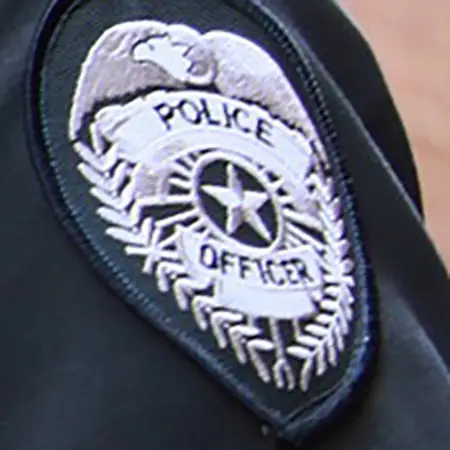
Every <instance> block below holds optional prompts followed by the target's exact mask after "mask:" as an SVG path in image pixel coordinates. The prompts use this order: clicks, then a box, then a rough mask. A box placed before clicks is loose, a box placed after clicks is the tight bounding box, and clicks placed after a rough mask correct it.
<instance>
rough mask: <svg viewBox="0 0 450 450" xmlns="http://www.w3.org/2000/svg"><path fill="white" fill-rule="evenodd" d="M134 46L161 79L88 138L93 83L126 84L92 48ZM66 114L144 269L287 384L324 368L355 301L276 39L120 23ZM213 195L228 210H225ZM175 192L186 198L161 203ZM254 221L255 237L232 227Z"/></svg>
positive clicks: (321, 174) (329, 190)
mask: <svg viewBox="0 0 450 450" xmlns="http://www.w3.org/2000/svg"><path fill="white" fill-rule="evenodd" d="M144 31H145V32H144ZM108 43H109V44H111V45H110V47H108V45H107V44H108ZM113 44H114V45H113ZM105 49H109V53H108V52H107V51H106V50H105ZM127 52H128V53H127ZM105 55H106V56H105ZM124 55H128V64H129V65H133V64H138V65H141V64H143V65H146V64H151V65H152V70H151V71H152V76H153V77H154V79H153V80H151V79H150V80H149V81H148V80H147V83H146V86H147V87H149V86H150V87H151V86H152V85H153V86H155V89H153V90H152V91H151V93H150V94H146V95H143V96H139V97H138V98H136V99H135V100H132V101H130V102H128V103H127V104H125V105H111V106H108V107H105V108H102V109H101V110H100V111H99V112H98V113H97V114H96V116H95V118H94V120H93V122H92V123H91V125H90V129H89V135H90V144H89V145H88V144H86V143H83V142H82V141H81V140H78V139H77V136H78V131H79V129H80V127H81V123H82V119H83V116H84V113H86V112H87V111H89V110H90V109H91V108H92V105H93V104H94V97H95V95H100V96H101V97H103V98H108V97H109V96H110V97H114V96H115V94H114V90H115V89H116V90H118V91H121V89H124V86H125V83H124V82H123V79H122V81H120V80H119V81H117V82H116V81H115V80H110V84H111V86H109V85H107V83H106V82H105V81H104V80H103V79H102V78H101V76H100V74H98V73H97V70H100V69H99V68H97V63H98V62H99V60H100V59H102V60H104V59H105V57H107V58H112V59H114V58H115V59H116V60H119V61H121V64H122V58H123V57H124ZM243 65H244V66H245V67H242V66H243ZM93 68H94V75H92V70H93ZM258 68H260V69H261V70H260V72H261V73H258ZM124 73H125V78H127V77H128V75H126V74H127V73H129V72H127V71H125V72H124ZM135 73H137V72H136V71H135ZM261 74H262V75H261ZM93 79H95V82H96V83H97V84H95V82H94V81H92V80H93ZM127 79H128V78H127ZM98 80H101V81H98ZM138 81H139V87H140V88H142V87H143V85H144V84H145V82H144V79H143V78H142V77H141V78H140V77H138ZM269 82H270V84H269ZM102 83H103V84H102ZM141 84H142V86H141ZM94 85H96V86H97V88H98V91H100V94H99V93H98V92H96V93H95V92H94V90H93V87H92V86H94ZM192 85H195V86H196V87H201V86H204V87H205V91H198V90H196V91H193V90H192V88H191V87H192ZM210 85H214V86H215V87H216V89H217V90H218V92H219V93H218V94H217V93H211V92H208V91H207V90H206V87H207V86H210ZM86 86H87V88H86ZM164 87H166V88H171V89H172V88H175V91H172V90H170V91H166V90H164ZM247 102H251V103H258V104H261V105H262V106H261V107H260V106H254V105H249V104H248V103H247ZM197 122H198V123H197ZM219 122H221V123H219ZM285 124H288V125H290V126H293V127H295V128H297V129H298V130H302V133H301V132H300V131H296V130H294V129H291V128H288V127H287V126H286V125H285ZM69 128H70V129H69V134H70V136H71V138H72V139H73V140H74V141H75V142H74V149H75V151H76V152H77V153H78V155H79V157H80V159H81V163H80V164H79V171H80V173H81V174H82V175H83V177H84V178H85V179H86V180H87V181H88V182H89V183H90V185H91V190H90V192H91V194H92V195H93V196H94V197H95V198H96V199H97V200H98V201H99V202H100V203H101V206H100V207H99V208H98V215H99V216H100V217H101V218H102V220H103V221H104V222H105V223H106V224H108V225H107V227H106V233H107V234H108V235H109V236H110V237H111V238H112V239H114V240H115V241H117V242H120V243H121V244H123V245H124V251H125V253H126V254H127V255H128V256H130V257H140V258H143V269H142V271H143V273H145V274H147V275H149V276H153V277H154V278H155V281H156V282H157V285H158V289H159V290H160V291H161V292H170V291H172V292H173V295H174V297H175V301H176V302H177V305H178V307H179V308H180V310H181V311H185V312H188V311H190V313H191V314H192V316H193V318H194V320H195V321H196V323H197V325H198V327H199V329H200V330H202V331H207V330H210V331H211V333H212V335H213V336H214V339H215V340H216V342H217V345H218V347H219V348H220V349H222V350H225V349H231V350H232V352H233V354H234V355H235V357H236V359H237V361H239V363H241V364H251V365H252V366H253V367H254V369H255V371H256V373H257V374H258V376H259V378H260V379H261V380H263V381H264V382H265V383H273V384H274V385H275V386H276V387H277V388H278V389H287V390H294V389H297V388H299V389H301V390H303V391H307V390H308V389H309V387H310V384H311V379H312V377H313V375H316V376H322V375H324V374H325V373H326V371H327V369H328V367H330V366H337V365H338V363H339V355H340V354H341V353H342V351H343V350H344V348H345V340H346V336H347V335H348V334H349V332H350V328H351V323H352V319H353V308H352V305H353V303H354V301H355V299H354V297H353V294H352V288H353V286H354V280H353V276H352V273H353V263H352V261H351V259H350V257H349V248H350V246H349V243H348V240H347V239H346V235H345V227H344V222H343V219H342V217H341V205H340V200H339V198H338V196H337V195H335V193H334V189H333V182H332V180H331V178H330V177H329V176H327V175H325V173H326V171H325V169H324V165H325V166H326V164H327V162H326V159H325V157H324V152H323V147H322V145H321V143H320V141H319V139H318V137H317V134H316V132H315V130H314V127H313V125H312V122H311V121H310V119H309V117H308V115H307V113H306V110H305V109H304V108H303V106H302V105H301V102H300V101H299V100H298V99H297V97H296V95H295V93H294V91H293V89H292V88H291V86H290V84H289V83H288V81H287V80H286V79H285V77H284V75H283V74H282V72H281V69H280V68H279V67H278V66H277V65H276V63H275V62H274V61H273V60H272V59H271V57H270V56H269V55H267V54H266V53H265V52H264V51H263V50H261V49H260V48H258V47H257V46H255V45H254V44H252V43H250V42H248V41H246V40H244V39H242V38H239V37H237V36H234V35H231V34H229V33H224V32H211V33H207V34H206V35H204V36H202V35H200V34H199V33H197V32H196V31H194V30H192V29H191V28H188V27H186V26H182V25H176V26H167V25H164V24H160V23H156V22H137V23H129V24H122V25H120V26H117V27H114V28H113V29H111V30H108V31H107V32H106V33H105V34H104V36H103V37H101V38H100V40H99V41H98V42H97V44H96V45H95V46H94V47H93V49H92V50H91V52H90V53H89V56H88V58H87V59H86V62H85V64H84V66H83V68H82V72H81V75H80V80H79V83H78V86H77V90H76V93H75V96H74V103H73V108H72V116H71V122H70V127H69ZM312 144H314V146H313V145H312ZM208 171H209V172H208ZM210 174H218V175H220V176H218V177H216V178H217V179H216V178H214V176H213V175H210ZM208 177H209V178H208ZM218 178H221V180H218ZM245 179H251V180H252V186H251V187H249V186H248V185H247V186H245V185H244V184H245V183H244V181H245ZM205 199H206V200H205ZM210 204H213V205H214V208H215V210H217V209H219V210H223V215H224V220H223V224H222V225H221V226H220V225H218V224H217V223H216V222H215V221H214V220H211V217H210V213H209V210H208V206H207V205H210ZM169 207H176V208H178V210H177V211H176V212H173V213H167V214H164V208H169ZM263 208H266V210H267V211H270V214H272V216H273V217H274V221H273V223H272V227H270V226H268V224H267V223H266V222H264V219H263V214H262V212H261V211H262V209H263ZM155 210H158V211H159V215H158V217H156V216H157V214H156V215H155V214H153V211H155ZM149 211H152V212H151V213H149ZM161 211H162V213H161ZM243 226H246V227H247V230H250V231H249V232H248V234H251V235H253V237H254V239H253V241H252V242H246V241H245V239H243V238H242V235H240V237H237V236H238V232H239V229H240V228H242V227H243ZM254 242H258V245H256V244H254ZM219 261H220V263H219ZM274 274H275V275H274ZM295 274H297V276H295ZM277 275H278V277H277ZM280 277H281V278H280ZM263 324H264V326H263ZM286 329H288V330H289V332H288V333H287V332H286Z"/></svg>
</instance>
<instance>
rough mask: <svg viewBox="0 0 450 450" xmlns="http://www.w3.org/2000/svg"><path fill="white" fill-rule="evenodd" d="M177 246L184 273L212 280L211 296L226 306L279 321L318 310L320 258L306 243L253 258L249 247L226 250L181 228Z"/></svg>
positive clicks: (308, 314)
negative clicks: (247, 249)
mask: <svg viewBox="0 0 450 450" xmlns="http://www.w3.org/2000/svg"><path fill="white" fill-rule="evenodd" d="M177 250H178V251H179V253H180V255H181V256H182V260H183V261H184V264H185V268H186V270H187V272H188V274H189V275H190V276H191V277H192V278H193V279H197V280H202V282H204V283H208V282H209V283H210V284H212V285H213V286H214V288H215V300H216V301H217V302H218V303H219V304H220V305H221V306H223V307H224V308H229V309H233V310H237V311H240V312H243V313H245V314H248V315H250V316H252V317H271V318H274V319H279V320H282V319H285V320H286V319H299V318H305V317H309V316H311V315H313V314H315V313H316V312H317V310H316V306H315V305H314V301H313V296H314V293H317V292H319V293H320V292H321V291H322V289H323V280H322V272H321V269H320V266H319V257H318V255H317V254H316V253H315V251H314V249H312V248H311V247H309V246H302V247H298V248H296V249H292V250H285V251H284V250H283V251H279V252H272V253H270V254H269V255H267V256H260V255H258V256H256V257H255V255H254V254H252V252H251V250H250V249H249V251H248V252H247V253H246V252H243V251H242V250H241V249H239V250H237V251H236V250H235V249H232V250H230V248H229V247H227V246H226V245H224V244H223V243H222V242H220V241H216V240H211V239H207V240H205V239H204V238H203V237H202V235H200V234H198V233H195V232H192V231H190V230H188V229H187V228H184V227H179V228H178V230H177Z"/></svg>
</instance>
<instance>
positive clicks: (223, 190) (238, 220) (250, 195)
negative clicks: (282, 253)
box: [201, 163, 272, 242]
mask: <svg viewBox="0 0 450 450" xmlns="http://www.w3.org/2000/svg"><path fill="white" fill-rule="evenodd" d="M201 189H202V190H203V191H204V192H206V193H207V194H208V195H210V196H211V197H213V198H215V199H216V200H217V201H218V202H219V203H221V204H222V205H223V206H225V207H226V208H227V223H226V232H227V233H228V235H232V234H233V233H234V232H235V231H236V230H237V229H238V228H239V227H240V226H241V225H242V223H244V222H246V223H248V224H249V225H250V226H251V227H252V228H253V229H254V230H255V231H256V232H257V233H258V234H259V235H260V236H261V237H262V238H263V239H265V240H266V241H267V242H271V240H272V235H271V233H270V231H269V230H268V229H267V226H266V224H265V223H264V222H263V220H262V219H261V217H260V215H259V214H258V211H259V210H260V209H261V208H262V207H263V206H264V204H265V203H266V202H267V201H268V200H269V194H267V193H266V192H254V191H245V190H244V189H243V187H242V183H241V181H240V180H239V177H238V173H237V171H236V168H235V167H234V165H233V164H231V163H230V164H228V165H227V186H226V187H225V186H213V185H207V186H202V187H201Z"/></svg>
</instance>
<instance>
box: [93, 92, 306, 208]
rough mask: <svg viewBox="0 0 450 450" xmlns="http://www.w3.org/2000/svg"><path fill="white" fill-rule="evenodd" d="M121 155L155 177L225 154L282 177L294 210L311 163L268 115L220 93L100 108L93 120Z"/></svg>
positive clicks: (165, 95) (298, 142) (297, 137)
mask: <svg viewBox="0 0 450 450" xmlns="http://www.w3.org/2000/svg"><path fill="white" fill-rule="evenodd" d="M97 120H98V121H99V123H100V126H101V129H102V130H103V132H104V133H105V135H106V137H107V138H108V139H109V140H111V142H116V143H117V145H118V148H119V149H120V156H121V157H122V158H124V159H126V160H129V161H132V162H135V163H138V162H140V163H144V164H145V166H146V167H148V168H149V169H150V170H151V171H152V172H153V173H154V174H155V175H157V174H158V173H159V172H161V173H164V172H165V171H166V169H167V166H168V164H170V162H171V161H173V160H174V159H176V158H179V157H180V156H182V155H183V154H188V153H190V152H192V151H193V150H201V149H213V148H216V149H224V150H226V151H227V152H230V153H232V154H239V155H241V156H243V157H245V158H246V159H248V160H250V161H253V162H254V163H261V164H264V165H265V166H266V167H270V168H271V169H272V170H274V171H275V172H277V173H278V174H281V175H282V176H283V179H284V183H285V186H286V189H287V190H288V191H289V194H290V195H291V196H292V197H293V198H294V201H295V202H296V203H298V204H299V205H301V204H304V199H305V198H307V196H308V192H307V190H306V188H305V186H304V184H303V183H302V180H304V178H305V175H306V173H307V171H308V169H309V167H310V164H311V146H310V144H309V142H307V140H306V139H305V138H304V137H303V136H302V135H301V134H300V133H299V132H297V131H293V130H291V129H289V128H288V127H287V126H286V125H284V124H283V123H282V122H281V121H279V120H276V119H274V118H273V117H272V116H271V115H270V114H269V113H268V112H267V111H264V110H263V109H261V108H259V107H257V106H253V105H248V104H246V103H244V102H241V101H239V100H234V99H230V98H227V97H224V96H221V95H219V94H211V93H206V92H197V91H190V90H186V91H182V92H166V91H155V92H153V93H151V94H149V95H148V96H146V97H144V98H139V99H138V100H135V101H134V102H131V103H130V104H129V105H127V106H125V107H116V106H114V107H111V108H105V109H104V110H103V112H102V113H101V114H99V116H98V117H97Z"/></svg>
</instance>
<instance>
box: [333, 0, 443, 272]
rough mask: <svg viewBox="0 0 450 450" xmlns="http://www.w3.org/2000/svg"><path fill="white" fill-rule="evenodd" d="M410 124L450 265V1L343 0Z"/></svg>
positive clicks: (435, 230) (437, 238)
mask: <svg viewBox="0 0 450 450" xmlns="http://www.w3.org/2000/svg"><path fill="white" fill-rule="evenodd" d="M340 3H341V4H342V6H343V7H344V9H346V11H347V12H348V13H349V15H350V16H351V17H352V19H353V21H354V22H355V23H356V25H357V26H358V27H359V29H360V30H361V31H362V33H363V34H364V36H365V37H366V39H367V40H368V41H369V42H370V44H371V46H372V48H373V50H374V52H375V54H376V56H377V58H378V61H379V63H380V65H381V67H382V70H383V72H384V75H385V77H386V80H387V83H388V85H389V86H390V89H391V91H392V94H393V96H394V99H395V101H396V104H397V106H398V108H399V110H400V114H401V116H402V118H403V121H404V123H405V125H406V128H407V131H408V135H409V139H410V142H411V145H412V148H413V151H414V155H415V159H416V163H417V165H418V170H419V176H420V180H421V187H422V190H423V199H424V203H425V214H426V221H427V227H428V230H429V232H430V234H431V236H432V238H433V240H434V242H435V243H436V245H437V247H438V250H439V251H440V253H441V255H442V257H443V258H444V260H445V262H446V264H447V267H448V268H449V269H450V1H449V0H429V1H423V0H341V1H340Z"/></svg>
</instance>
